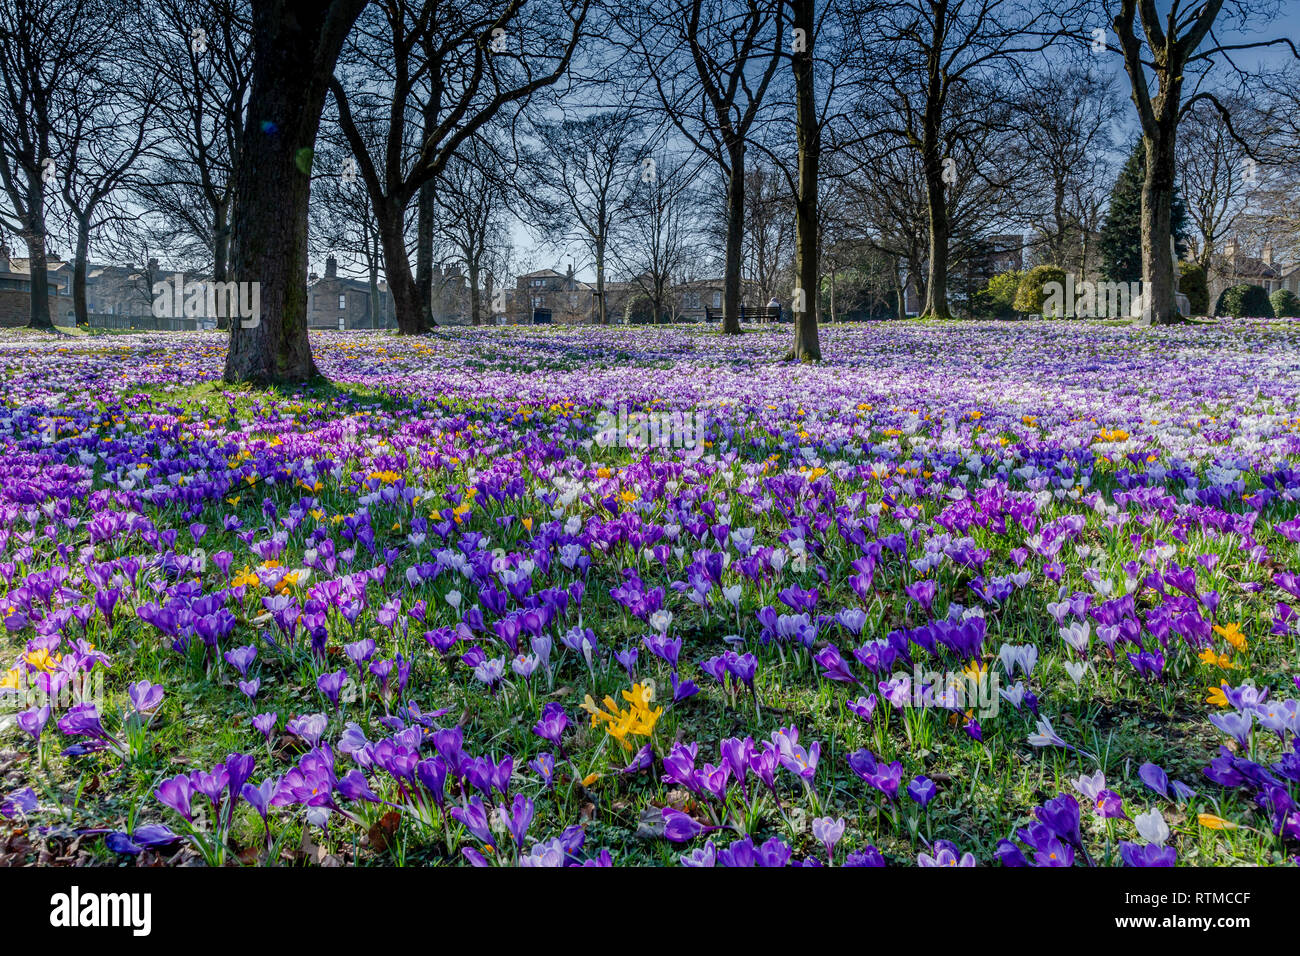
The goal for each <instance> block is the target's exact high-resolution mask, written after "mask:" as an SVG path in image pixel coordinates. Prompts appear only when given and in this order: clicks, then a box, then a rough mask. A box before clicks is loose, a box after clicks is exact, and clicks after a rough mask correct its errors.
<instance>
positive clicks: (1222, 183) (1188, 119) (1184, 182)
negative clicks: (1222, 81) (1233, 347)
mask: <svg viewBox="0 0 1300 956" xmlns="http://www.w3.org/2000/svg"><path fill="white" fill-rule="evenodd" d="M1220 101H1221V102H1222V103H1223V105H1224V106H1225V107H1226V108H1227V109H1228V110H1229V112H1230V113H1231V114H1232V116H1233V126H1234V128H1235V129H1236V131H1237V133H1238V134H1239V135H1242V136H1247V135H1248V133H1247V131H1248V130H1250V127H1251V126H1252V125H1253V124H1252V121H1251V119H1250V117H1249V115H1248V114H1249V111H1250V107H1249V106H1248V105H1247V104H1246V103H1244V102H1242V101H1240V100H1237V99H1236V98H1234V97H1231V96H1228V95H1224V96H1222V97H1220ZM1249 135H1250V136H1251V138H1254V136H1255V132H1254V131H1252V132H1251V133H1250V134H1249ZM1174 158H1175V163H1176V166H1175V168H1176V170H1177V175H1178V181H1179V190H1180V192H1181V194H1182V197H1183V205H1185V206H1186V207H1187V218H1188V220H1189V222H1190V225H1191V226H1192V229H1193V233H1192V236H1191V242H1190V245H1191V247H1192V250H1191V251H1192V254H1193V255H1194V256H1195V258H1196V261H1197V262H1198V263H1200V265H1201V266H1202V267H1203V268H1204V269H1205V270H1206V272H1207V274H1208V273H1209V270H1210V268H1211V265H1212V261H1213V257H1214V253H1215V251H1216V250H1217V249H1218V246H1219V243H1220V241H1222V240H1223V239H1225V238H1226V237H1227V236H1228V235H1229V234H1230V233H1231V232H1232V229H1233V226H1234V224H1235V223H1236V221H1237V218H1238V217H1239V216H1240V215H1241V213H1242V212H1243V211H1244V210H1245V209H1246V206H1247V203H1248V202H1249V199H1250V193H1251V190H1252V187H1253V186H1254V185H1256V184H1257V182H1258V180H1259V179H1261V178H1262V177H1263V174H1262V171H1260V170H1259V169H1258V168H1257V167H1258V160H1256V159H1255V158H1254V157H1252V156H1250V154H1249V153H1248V151H1247V150H1246V147H1245V146H1243V145H1242V143H1241V142H1240V141H1239V140H1237V139H1234V138H1233V136H1232V135H1231V133H1229V131H1228V127H1227V126H1225V125H1224V123H1223V117H1222V116H1220V115H1219V111H1218V109H1216V108H1215V107H1214V105H1213V104H1211V103H1209V102H1206V101H1202V102H1200V103H1197V104H1196V105H1195V106H1193V107H1192V108H1191V109H1190V110H1188V112H1187V113H1186V114H1185V115H1184V116H1183V120H1182V123H1181V128H1180V130H1179V134H1178V139H1177V142H1176V144H1175V147H1174Z"/></svg>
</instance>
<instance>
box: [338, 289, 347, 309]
mask: <svg viewBox="0 0 1300 956" xmlns="http://www.w3.org/2000/svg"><path fill="white" fill-rule="evenodd" d="M347 307H348V296H347V293H346V292H340V293H339V311H342V310H343V309H346V308H347Z"/></svg>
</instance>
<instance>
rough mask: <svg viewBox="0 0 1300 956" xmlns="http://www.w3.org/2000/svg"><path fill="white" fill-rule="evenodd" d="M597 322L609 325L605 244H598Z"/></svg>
mask: <svg viewBox="0 0 1300 956" xmlns="http://www.w3.org/2000/svg"><path fill="white" fill-rule="evenodd" d="M596 322H597V323H598V324H600V325H609V313H608V312H607V311H606V309H605V243H604V242H603V241H601V242H598V243H596Z"/></svg>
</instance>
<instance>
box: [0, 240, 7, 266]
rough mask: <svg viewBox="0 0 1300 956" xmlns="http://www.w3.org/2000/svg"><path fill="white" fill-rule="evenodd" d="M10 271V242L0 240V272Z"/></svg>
mask: <svg viewBox="0 0 1300 956" xmlns="http://www.w3.org/2000/svg"><path fill="white" fill-rule="evenodd" d="M8 271H9V244H8V243H7V242H0V272H8Z"/></svg>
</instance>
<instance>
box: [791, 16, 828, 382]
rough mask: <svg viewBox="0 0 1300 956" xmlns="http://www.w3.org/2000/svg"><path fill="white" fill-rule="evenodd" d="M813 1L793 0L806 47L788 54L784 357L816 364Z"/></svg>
mask: <svg viewBox="0 0 1300 956" xmlns="http://www.w3.org/2000/svg"><path fill="white" fill-rule="evenodd" d="M814 5H815V0H794V3H793V7H794V25H795V28H796V29H802V30H803V31H804V34H803V35H804V36H805V37H806V38H807V43H806V44H805V49H804V50H802V51H799V52H796V53H795V54H794V57H793V63H794V82H795V126H796V130H797V136H798V142H799V192H798V195H797V196H796V197H795V203H794V216H795V240H794V271H795V276H796V281H797V282H798V283H799V285H798V288H796V289H795V294H794V301H793V303H792V306H793V311H794V345H793V346H792V347H791V349H790V354H789V355H787V356H786V358H788V359H791V360H794V361H797V362H819V361H821V357H822V348H821V341H820V339H819V337H818V334H817V287H818V286H819V285H820V284H821V266H820V262H819V257H818V249H817V167H818V165H819V163H820V161H821V128H820V126H819V125H818V122H817V100H816V96H815V90H814V86H813V61H812V46H813V31H814V28H815V24H814V19H815V18H814V13H813V7H814Z"/></svg>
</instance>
